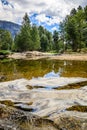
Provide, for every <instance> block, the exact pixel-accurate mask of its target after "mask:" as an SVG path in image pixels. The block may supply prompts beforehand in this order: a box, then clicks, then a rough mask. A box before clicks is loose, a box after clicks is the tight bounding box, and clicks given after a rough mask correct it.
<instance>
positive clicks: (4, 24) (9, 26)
mask: <svg viewBox="0 0 87 130" xmlns="http://www.w3.org/2000/svg"><path fill="white" fill-rule="evenodd" d="M0 29H4V30H8V31H10V32H11V34H12V37H14V36H15V35H16V34H17V33H18V31H19V30H20V25H18V24H16V23H12V22H9V21H1V20H0Z"/></svg>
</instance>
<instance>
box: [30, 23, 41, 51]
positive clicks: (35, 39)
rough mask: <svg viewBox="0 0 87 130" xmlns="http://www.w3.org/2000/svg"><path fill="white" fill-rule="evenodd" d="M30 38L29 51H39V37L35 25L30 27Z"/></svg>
mask: <svg viewBox="0 0 87 130" xmlns="http://www.w3.org/2000/svg"><path fill="white" fill-rule="evenodd" d="M31 38H32V39H31V40H32V41H31V42H32V46H31V50H39V49H40V36H39V31H38V28H37V27H36V25H33V26H32V30H31Z"/></svg>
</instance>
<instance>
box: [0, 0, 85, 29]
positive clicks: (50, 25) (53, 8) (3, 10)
mask: <svg viewBox="0 0 87 130" xmlns="http://www.w3.org/2000/svg"><path fill="white" fill-rule="evenodd" d="M79 5H82V6H83V7H84V6H86V5H87V0H38V1H36V0H0V20H7V21H12V22H15V23H19V24H20V23H21V22H22V18H23V16H24V14H25V12H27V13H28V15H29V17H30V20H31V23H32V24H33V23H35V24H37V25H42V26H44V27H45V28H47V29H48V30H50V31H53V30H55V29H58V26H59V23H60V22H61V21H62V20H63V19H64V18H65V16H66V15H67V14H69V13H70V10H71V9H72V8H77V7H78V6H79Z"/></svg>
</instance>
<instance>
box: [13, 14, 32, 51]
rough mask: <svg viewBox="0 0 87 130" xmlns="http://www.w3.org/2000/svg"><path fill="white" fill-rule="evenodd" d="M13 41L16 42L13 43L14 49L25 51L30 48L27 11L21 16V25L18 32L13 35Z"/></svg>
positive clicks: (29, 26)
mask: <svg viewBox="0 0 87 130" xmlns="http://www.w3.org/2000/svg"><path fill="white" fill-rule="evenodd" d="M15 42H16V43H15V44H16V49H17V50H18V51H27V50H31V48H32V45H31V25H30V20H29V17H28V15H27V13H25V15H24V17H23V22H22V27H21V30H20V33H19V34H18V35H17V36H16V37H15Z"/></svg>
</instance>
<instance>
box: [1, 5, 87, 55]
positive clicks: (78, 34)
mask: <svg viewBox="0 0 87 130" xmlns="http://www.w3.org/2000/svg"><path fill="white" fill-rule="evenodd" d="M2 50H9V51H13V52H25V51H34V50H37V51H42V52H51V51H54V52H59V53H63V52H70V51H71V52H81V51H83V52H87V6H86V7H84V8H82V7H81V6H79V7H78V8H77V9H75V8H73V9H72V10H71V12H70V14H69V15H67V16H66V17H65V19H64V20H63V21H62V22H60V24H59V28H58V30H54V32H50V31H48V30H47V29H45V28H44V27H43V26H37V25H35V24H31V21H30V19H29V16H28V14H27V13H25V15H24V17H23V21H22V26H21V29H20V31H19V33H18V34H16V36H15V38H14V39H13V38H12V36H11V33H10V32H9V31H7V30H2V29H0V51H2Z"/></svg>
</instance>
